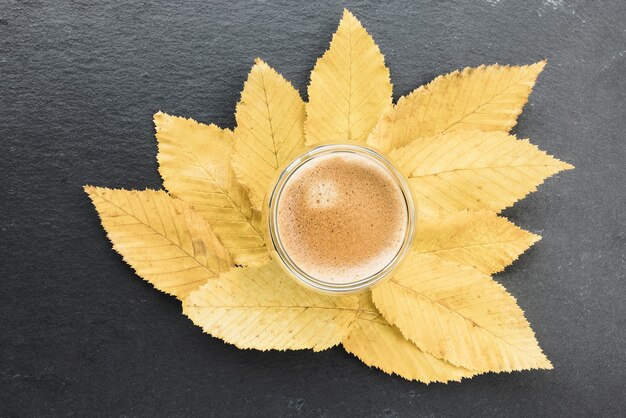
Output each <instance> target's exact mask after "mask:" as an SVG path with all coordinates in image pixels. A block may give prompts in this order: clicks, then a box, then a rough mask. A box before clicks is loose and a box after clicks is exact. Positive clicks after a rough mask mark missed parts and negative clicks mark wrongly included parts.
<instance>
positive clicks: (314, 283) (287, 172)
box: [263, 144, 416, 294]
mask: <svg viewBox="0 0 626 418" xmlns="http://www.w3.org/2000/svg"><path fill="white" fill-rule="evenodd" d="M333 153H354V154H357V155H359V156H361V157H366V158H367V159H369V160H370V161H372V162H375V163H377V164H378V165H379V166H380V167H382V168H383V169H385V170H386V171H387V173H388V174H390V176H391V178H393V179H394V180H395V181H396V185H397V186H398V188H399V190H400V191H401V193H402V196H403V198H404V199H403V200H404V203H405V204H406V213H407V224H406V232H405V235H404V239H403V241H402V244H401V246H400V248H399V250H398V251H397V253H396V254H395V256H394V257H393V258H392V259H391V261H390V262H389V263H388V264H387V265H386V266H385V267H384V268H382V269H381V270H379V271H377V272H375V273H374V274H371V275H370V276H368V277H365V278H362V279H358V280H355V281H353V282H347V283H333V282H328V281H326V280H320V279H319V278H316V277H314V276H312V275H311V274H308V273H307V272H305V271H303V270H302V269H301V268H300V267H299V266H298V265H297V264H296V263H295V262H294V261H293V260H292V259H291V258H290V257H289V254H288V253H287V251H286V250H285V247H284V246H283V243H282V240H281V236H280V232H279V228H278V202H279V201H280V198H281V194H282V193H283V190H284V188H285V186H286V184H287V183H288V181H289V179H290V178H291V176H292V175H293V174H294V173H295V172H296V171H297V170H298V169H299V168H300V167H302V166H303V165H304V164H306V163H307V162H309V161H311V160H312V159H314V158H317V157H321V156H326V155H329V154H333ZM263 215H264V216H263V224H264V227H265V228H266V230H265V238H266V241H267V245H268V248H269V250H270V252H271V254H272V257H273V258H275V259H276V260H277V261H278V263H279V264H280V265H281V266H282V267H283V268H284V269H285V270H286V271H287V272H288V274H289V275H291V276H292V277H293V278H294V279H296V280H297V281H298V282H300V283H301V284H304V285H305V286H307V287H309V288H311V289H314V290H316V291H318V292H322V293H329V294H349V293H357V292H360V291H364V290H366V289H369V288H370V287H371V286H373V285H374V284H376V283H378V282H380V281H381V280H383V279H385V278H387V277H389V275H390V274H391V272H392V271H394V270H395V269H396V268H397V267H398V265H399V264H400V262H401V261H402V259H403V258H404V255H405V254H406V253H407V251H408V250H409V247H410V245H411V241H412V239H413V232H414V230H415V222H416V214H415V204H414V202H413V199H412V197H411V192H410V190H409V186H408V184H407V182H406V180H405V178H404V176H403V175H402V174H401V173H400V172H399V171H398V170H397V169H396V168H395V167H394V166H393V165H392V164H391V163H390V162H389V160H387V158H385V157H384V156H383V155H381V154H380V153H379V152H377V151H375V150H373V149H371V148H369V147H366V146H362V145H353V144H326V145H319V146H313V147H310V148H308V149H307V150H306V152H304V153H303V154H302V155H300V156H299V157H297V158H296V159H294V160H293V161H292V162H290V163H289V164H288V165H287V166H286V167H284V168H283V169H282V171H281V172H280V174H279V175H278V176H277V179H276V180H275V182H273V185H272V187H271V189H270V190H269V192H268V194H267V196H266V198H265V205H264V210H263Z"/></svg>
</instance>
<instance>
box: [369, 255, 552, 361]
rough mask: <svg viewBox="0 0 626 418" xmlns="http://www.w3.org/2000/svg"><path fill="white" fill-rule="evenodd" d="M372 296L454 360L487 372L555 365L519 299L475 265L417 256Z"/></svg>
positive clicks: (409, 333) (417, 339) (424, 342)
mask: <svg viewBox="0 0 626 418" xmlns="http://www.w3.org/2000/svg"><path fill="white" fill-rule="evenodd" d="M372 295H373V300H374V303H375V304H376V307H377V308H378V309H379V310H380V311H381V312H382V314H383V315H384V317H385V318H386V319H387V320H388V321H389V322H390V323H392V324H394V325H396V326H397V327H398V328H399V329H400V331H402V334H403V335H404V336H405V337H406V338H408V339H409V340H411V341H413V342H414V343H415V344H416V345H417V346H418V347H419V348H420V349H422V350H423V351H425V352H427V353H430V354H432V355H433V356H435V357H438V358H441V359H445V360H448V361H449V362H451V363H452V364H455V365H457V366H461V367H466V368H468V369H471V370H477V371H484V372H486V371H496V372H501V371H512V370H524V369H551V368H552V365H551V364H550V361H549V360H548V359H547V358H546V356H545V355H544V354H543V353H542V351H541V349H540V348H539V345H538V343H537V340H536V339H535V336H534V333H533V331H532V330H531V328H530V326H529V324H528V321H526V318H524V313H523V312H522V310H521V309H520V308H519V307H518V306H517V303H516V302H515V299H514V298H513V297H512V296H511V295H509V294H508V293H507V291H506V290H505V289H504V287H502V286H501V285H499V284H498V283H496V282H495V281H493V280H492V279H491V278H490V277H489V276H487V275H484V274H483V273H480V272H479V271H478V270H476V269H474V268H471V267H465V266H462V265H460V264H456V263H450V262H447V261H443V260H441V259H440V258H438V257H436V256H433V255H430V254H411V255H410V256H409V257H408V259H407V260H406V261H405V262H404V264H402V266H401V267H400V268H399V269H398V271H397V272H395V273H394V275H393V277H392V278H391V279H390V280H388V281H386V282H384V283H382V284H380V285H378V286H376V287H375V288H374V289H373V290H372Z"/></svg>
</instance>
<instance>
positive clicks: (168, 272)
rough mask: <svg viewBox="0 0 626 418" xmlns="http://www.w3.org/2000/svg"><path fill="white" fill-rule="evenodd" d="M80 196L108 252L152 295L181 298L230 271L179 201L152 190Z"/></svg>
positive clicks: (208, 233)
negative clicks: (91, 207) (146, 285)
mask: <svg viewBox="0 0 626 418" xmlns="http://www.w3.org/2000/svg"><path fill="white" fill-rule="evenodd" d="M85 192H87V194H88V195H89V197H90V198H91V200H92V202H93V204H94V206H95V207H96V210H97V211H98V214H99V215H100V220H101V221H102V226H103V227H104V229H105V230H106V232H107V235H108V237H109V239H110V240H111V242H112V243H113V249H115V251H117V252H118V253H120V255H121V256H122V257H123V258H124V261H126V262H127V263H128V264H130V266H131V267H132V268H133V269H134V270H135V271H136V272H137V274H138V275H139V276H141V277H142V278H143V279H145V280H146V281H148V282H150V283H151V284H152V285H153V286H154V287H156V288H157V289H158V290H161V291H163V292H165V293H168V294H170V295H173V296H176V297H177V298H184V297H185V296H187V294H189V292H191V291H192V290H195V289H197V288H198V287H200V285H202V284H203V283H205V282H206V281H207V280H209V279H214V278H216V277H217V276H218V275H219V274H220V273H221V272H224V271H227V270H229V269H230V268H231V267H232V261H231V259H230V256H229V254H228V252H227V251H226V250H225V249H224V247H223V246H222V244H221V243H220V242H219V240H218V239H217V237H216V236H215V234H213V231H212V230H211V227H210V226H209V225H208V224H207V223H206V222H205V221H204V220H203V219H202V218H200V216H198V215H197V214H196V213H195V212H193V210H191V208H190V207H189V206H187V205H186V204H184V203H183V202H182V201H181V200H179V199H173V198H171V197H170V196H168V195H167V194H166V193H165V192H162V191H156V190H145V191H132V190H119V189H118V190H116V189H106V188H102V187H92V186H85Z"/></svg>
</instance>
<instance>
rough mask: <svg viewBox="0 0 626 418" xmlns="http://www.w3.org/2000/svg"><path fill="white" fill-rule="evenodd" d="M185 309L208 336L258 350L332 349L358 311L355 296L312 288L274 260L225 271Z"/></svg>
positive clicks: (240, 346)
mask: <svg viewBox="0 0 626 418" xmlns="http://www.w3.org/2000/svg"><path fill="white" fill-rule="evenodd" d="M183 305H184V307H183V312H184V313H185V315H187V316H188V317H189V318H191V320H192V321H193V322H194V323H195V324H196V325H199V326H201V327H202V328H203V329H204V331H206V332H207V333H209V334H211V335H213V336H214V337H217V338H221V339H223V340H224V341H226V342H227V343H230V344H234V345H236V346H237V347H239V348H255V349H257V350H270V349H276V350H299V349H304V348H311V349H313V350H315V351H320V350H324V349H327V348H330V347H332V346H334V345H337V344H339V343H340V342H341V341H342V340H343V338H344V337H345V336H346V334H347V333H348V330H349V328H350V325H351V324H352V322H353V321H354V319H355V317H356V313H357V311H358V300H357V298H356V297H354V296H346V297H337V296H327V295H322V294H319V293H316V292H313V291H311V290H308V289H306V288H304V286H301V285H299V284H298V283H296V282H295V280H294V279H292V278H291V277H289V276H288V275H287V273H285V272H284V271H283V270H282V269H281V268H280V267H279V266H277V265H276V264H275V262H269V263H268V264H265V265H263V266H258V267H244V268H236V269H233V270H231V271H229V272H227V273H224V274H223V275H221V276H220V277H219V279H218V280H211V281H209V282H207V283H206V284H205V285H204V286H202V287H201V288H200V289H198V290H196V291H195V292H193V293H191V294H190V295H189V297H188V298H187V299H186V300H184V302H183Z"/></svg>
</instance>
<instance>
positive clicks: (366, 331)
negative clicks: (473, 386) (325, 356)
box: [343, 292, 476, 383]
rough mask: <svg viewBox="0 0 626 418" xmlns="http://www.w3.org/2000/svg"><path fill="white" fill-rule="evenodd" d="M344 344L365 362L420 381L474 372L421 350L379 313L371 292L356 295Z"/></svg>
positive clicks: (458, 377)
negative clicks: (355, 310) (355, 314)
mask: <svg viewBox="0 0 626 418" xmlns="http://www.w3.org/2000/svg"><path fill="white" fill-rule="evenodd" d="M343 346H344V348H345V349H346V351H348V352H349V353H351V354H354V355H355V356H357V357H358V358H359V359H361V360H362V361H363V362H364V363H365V364H367V365H368V366H373V367H376V368H378V369H380V370H382V371H384V372H385V373H389V374H392V373H394V374H397V375H398V376H401V377H404V378H405V379H408V380H418V381H420V382H423V383H432V382H443V383H445V382H449V381H459V380H461V379H462V378H464V377H472V376H474V375H475V374H476V372H473V371H471V370H467V369H464V368H462V367H457V366H453V365H452V364H450V363H448V362H447V361H445V360H440V359H438V358H435V357H433V356H432V355H430V354H428V353H425V352H423V351H421V350H420V349H419V348H417V346H416V345H415V344H413V343H412V342H410V341H408V340H407V339H406V338H404V337H403V336H402V333H400V331H399V330H398V328H396V327H395V326H393V325H391V324H390V323H389V322H387V320H385V318H383V316H382V315H381V314H380V312H379V311H378V309H376V306H374V302H373V301H372V296H371V293H370V292H365V293H363V294H361V295H359V315H358V317H357V319H356V321H355V322H354V324H353V325H352V328H351V329H350V333H349V334H348V336H347V337H346V338H345V339H344V340H343Z"/></svg>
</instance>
